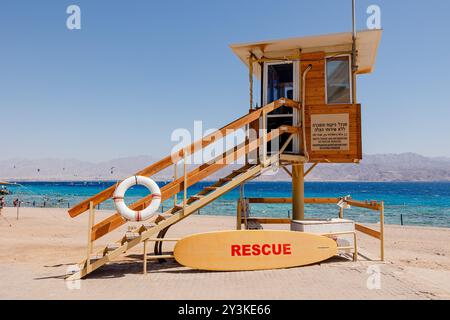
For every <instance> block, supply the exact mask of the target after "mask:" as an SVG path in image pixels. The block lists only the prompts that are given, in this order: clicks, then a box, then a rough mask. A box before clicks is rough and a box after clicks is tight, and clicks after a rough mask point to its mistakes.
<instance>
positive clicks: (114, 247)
mask: <svg viewBox="0 0 450 320" xmlns="http://www.w3.org/2000/svg"><path fill="white" fill-rule="evenodd" d="M119 248H120V244H118V243H111V244H108V245H107V246H106V248H105V251H106V252H111V251H114V250H117V249H119Z"/></svg>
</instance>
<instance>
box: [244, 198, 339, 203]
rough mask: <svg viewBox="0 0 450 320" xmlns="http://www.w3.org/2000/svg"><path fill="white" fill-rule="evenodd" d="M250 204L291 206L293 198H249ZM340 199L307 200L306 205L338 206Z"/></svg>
mask: <svg viewBox="0 0 450 320" xmlns="http://www.w3.org/2000/svg"><path fill="white" fill-rule="evenodd" d="M248 201H249V203H253V204H284V203H286V204H289V203H292V198H249V199H248ZM339 201H340V199H339V198H305V203H306V204H337V203H338V202H339Z"/></svg>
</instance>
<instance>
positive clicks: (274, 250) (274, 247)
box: [272, 244, 282, 256]
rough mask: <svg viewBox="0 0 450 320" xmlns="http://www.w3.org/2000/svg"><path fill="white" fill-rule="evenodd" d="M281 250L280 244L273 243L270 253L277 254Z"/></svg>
mask: <svg viewBox="0 0 450 320" xmlns="http://www.w3.org/2000/svg"><path fill="white" fill-rule="evenodd" d="M281 251H282V246H281V244H273V245H272V253H273V254H274V255H276V256H279V255H280V254H281Z"/></svg>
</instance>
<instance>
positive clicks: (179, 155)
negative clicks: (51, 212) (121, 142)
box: [68, 99, 300, 218]
mask: <svg viewBox="0 0 450 320" xmlns="http://www.w3.org/2000/svg"><path fill="white" fill-rule="evenodd" d="M282 106H287V107H291V108H300V105H299V103H298V102H295V101H293V100H289V99H280V100H277V101H274V102H272V103H270V104H268V105H266V106H265V107H263V108H260V109H258V110H256V111H254V112H251V113H249V114H248V115H246V116H243V117H241V118H239V119H238V120H236V121H233V122H231V123H230V124H228V125H227V126H225V127H223V128H222V129H219V130H217V131H216V132H214V133H212V134H210V135H208V136H206V137H204V138H202V139H201V140H199V141H196V142H194V143H193V144H191V145H190V146H189V147H187V148H185V149H184V150H186V152H187V154H186V155H185V154H184V151H183V150H180V151H178V152H175V153H173V154H171V155H170V156H168V157H166V158H164V159H162V160H160V161H158V162H156V163H155V164H153V165H151V166H149V167H147V168H145V169H143V170H141V171H139V172H137V173H136V174H135V175H139V176H146V177H150V176H153V175H154V174H156V173H158V172H160V171H162V170H164V169H166V168H168V167H169V166H171V165H173V164H174V163H177V162H178V161H180V160H182V159H183V158H184V156H189V155H191V154H193V153H195V152H197V151H200V150H202V149H203V148H205V147H207V146H209V145H210V144H212V143H214V142H215V141H217V140H218V139H221V138H223V137H225V136H226V135H228V134H230V131H233V130H237V129H239V128H242V127H243V126H245V125H247V124H249V123H252V122H254V121H255V120H257V119H259V117H260V116H261V114H262V112H272V111H273V110H276V109H278V108H280V107H282ZM115 188H116V187H115V186H111V187H109V188H107V189H105V190H104V191H102V192H100V193H98V194H97V195H94V196H92V197H90V198H89V199H86V200H84V201H83V202H81V203H79V204H77V205H76V206H74V207H73V208H71V209H69V211H68V212H69V215H70V216H71V217H72V218H74V217H77V216H78V215H80V214H82V213H83V212H85V211H87V210H88V209H89V204H90V203H91V202H92V203H93V204H94V206H96V205H98V204H100V203H102V202H104V201H106V200H108V199H110V198H111V197H112V195H113V194H114V190H115Z"/></svg>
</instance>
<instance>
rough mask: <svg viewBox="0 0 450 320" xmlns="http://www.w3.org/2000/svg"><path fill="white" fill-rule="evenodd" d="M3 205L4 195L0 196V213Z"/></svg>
mask: <svg viewBox="0 0 450 320" xmlns="http://www.w3.org/2000/svg"><path fill="white" fill-rule="evenodd" d="M4 206H5V197H0V215H1V214H2V210H3V207H4Z"/></svg>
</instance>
